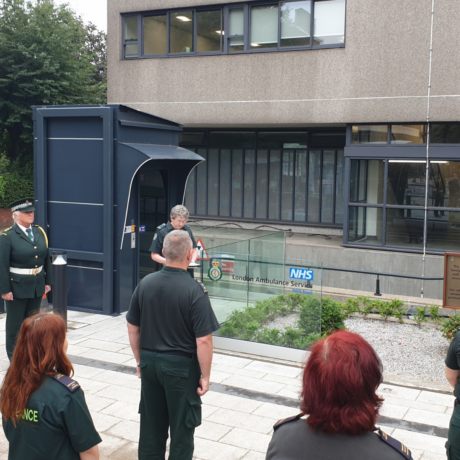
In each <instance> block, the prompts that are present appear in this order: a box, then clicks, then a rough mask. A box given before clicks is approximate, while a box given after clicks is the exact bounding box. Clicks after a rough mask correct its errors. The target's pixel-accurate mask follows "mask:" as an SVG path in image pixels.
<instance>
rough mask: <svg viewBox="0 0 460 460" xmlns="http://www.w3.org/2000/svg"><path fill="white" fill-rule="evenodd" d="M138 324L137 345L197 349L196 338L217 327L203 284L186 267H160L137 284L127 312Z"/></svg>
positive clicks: (172, 349)
mask: <svg viewBox="0 0 460 460" xmlns="http://www.w3.org/2000/svg"><path fill="white" fill-rule="evenodd" d="M126 319H127V321H128V323H130V324H132V325H134V326H140V332H141V338H140V343H139V345H140V347H141V348H145V349H147V350H154V351H182V352H185V353H195V352H196V339H197V338H199V337H204V336H206V335H208V334H211V333H212V332H214V331H217V330H218V329H219V327H220V326H219V322H218V321H217V318H216V316H215V314H214V311H213V309H212V307H211V302H210V301H209V297H208V292H207V290H206V288H205V287H204V286H203V285H202V284H201V283H199V282H197V281H195V280H193V279H192V278H191V277H190V275H189V274H188V273H187V271H186V270H182V269H180V268H172V267H163V269H162V270H161V271H159V272H156V273H151V274H150V275H147V276H146V277H145V278H144V279H143V280H142V281H141V282H140V283H139V285H138V286H137V288H136V290H135V291H134V294H133V297H132V299H131V305H130V307H129V311H128V313H127V315H126Z"/></svg>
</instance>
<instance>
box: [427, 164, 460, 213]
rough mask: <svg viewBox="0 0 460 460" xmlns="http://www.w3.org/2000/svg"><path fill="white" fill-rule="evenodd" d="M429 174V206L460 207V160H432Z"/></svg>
mask: <svg viewBox="0 0 460 460" xmlns="http://www.w3.org/2000/svg"><path fill="white" fill-rule="evenodd" d="M429 174H430V175H429V188H428V206H433V207H441V208H444V207H447V208H460V161H430V173H429ZM439 213H440V211H435V217H439Z"/></svg>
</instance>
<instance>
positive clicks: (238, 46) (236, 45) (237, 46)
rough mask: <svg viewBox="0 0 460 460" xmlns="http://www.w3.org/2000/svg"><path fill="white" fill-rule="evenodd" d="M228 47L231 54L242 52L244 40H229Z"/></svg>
mask: <svg viewBox="0 0 460 460" xmlns="http://www.w3.org/2000/svg"><path fill="white" fill-rule="evenodd" d="M228 47H229V48H228V49H229V50H230V52H231V53H236V52H237V51H244V39H243V38H231V39H230V40H229V45H228Z"/></svg>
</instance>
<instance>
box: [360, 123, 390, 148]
mask: <svg viewBox="0 0 460 460" xmlns="http://www.w3.org/2000/svg"><path fill="white" fill-rule="evenodd" d="M351 143H352V144H387V143H388V126H387V125H354V126H352V127H351Z"/></svg>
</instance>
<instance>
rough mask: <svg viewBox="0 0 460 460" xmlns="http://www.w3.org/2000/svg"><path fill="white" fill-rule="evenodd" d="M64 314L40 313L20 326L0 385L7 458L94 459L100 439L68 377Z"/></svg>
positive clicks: (76, 387)
mask: <svg viewBox="0 0 460 460" xmlns="http://www.w3.org/2000/svg"><path fill="white" fill-rule="evenodd" d="M67 346H68V343H67V338H66V330H65V323H64V320H63V319H62V318H60V317H59V316H57V315H53V314H51V313H39V314H37V315H34V316H31V317H30V318H27V319H26V320H25V321H24V322H23V324H22V327H21V330H20V332H19V337H18V341H17V345H16V348H15V350H14V354H13V359H12V361H11V365H10V367H9V369H8V371H7V373H6V376H5V379H4V381H3V384H2V387H1V389H0V394H1V400H0V411H1V413H2V418H3V430H4V432H5V436H6V438H7V439H8V441H9V444H10V446H9V453H8V459H21V460H22V459H24V460H26V459H27V460H64V459H65V460H98V459H99V448H98V446H97V445H98V444H99V443H100V442H101V438H100V437H99V434H98V433H97V431H96V429H95V428H94V425H93V421H92V419H91V415H90V414H89V411H88V407H87V406H86V401H85V396H84V393H83V390H82V389H81V388H80V386H79V385H78V382H76V381H75V380H72V379H71V378H70V375H72V374H73V367H72V364H71V363H70V361H69V359H68V358H67V356H66V351H67Z"/></svg>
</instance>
